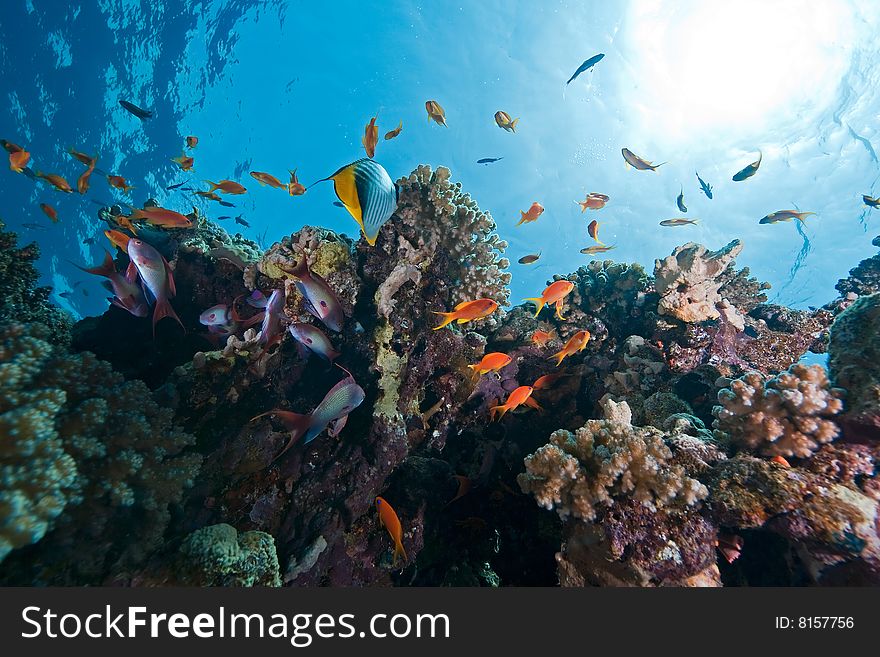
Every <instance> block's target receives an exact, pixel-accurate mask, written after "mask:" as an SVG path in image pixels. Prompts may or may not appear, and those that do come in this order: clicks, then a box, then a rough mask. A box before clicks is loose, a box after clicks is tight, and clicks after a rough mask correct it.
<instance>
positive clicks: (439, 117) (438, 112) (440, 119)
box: [425, 100, 448, 127]
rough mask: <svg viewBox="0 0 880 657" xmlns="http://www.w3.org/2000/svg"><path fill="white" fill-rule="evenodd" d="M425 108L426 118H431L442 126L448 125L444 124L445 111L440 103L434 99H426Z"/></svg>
mask: <svg viewBox="0 0 880 657" xmlns="http://www.w3.org/2000/svg"><path fill="white" fill-rule="evenodd" d="M425 109H426V110H427V112H428V120H433V121H434V122H435V123H439V124H440V125H442V126H443V127H448V126H447V125H446V111H445V110H444V109H443V108H442V107H440V103H438V102H437V101H436V100H426V101H425Z"/></svg>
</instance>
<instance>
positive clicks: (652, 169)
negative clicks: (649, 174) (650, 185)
mask: <svg viewBox="0 0 880 657" xmlns="http://www.w3.org/2000/svg"><path fill="white" fill-rule="evenodd" d="M664 164H669V162H661V163H660V164H655V165H654V166H653V167H651V171H656V170H657V169H658V168H659V167H662V166H663V165H664Z"/></svg>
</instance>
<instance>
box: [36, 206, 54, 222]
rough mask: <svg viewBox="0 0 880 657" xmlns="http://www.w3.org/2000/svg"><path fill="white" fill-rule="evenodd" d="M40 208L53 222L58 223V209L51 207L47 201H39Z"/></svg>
mask: <svg viewBox="0 0 880 657" xmlns="http://www.w3.org/2000/svg"><path fill="white" fill-rule="evenodd" d="M40 210H42V211H43V212H44V213H45V214H46V216H47V217H49V219H51V220H52V223H53V224H57V223H58V211H57V210H56V209H55V208H53V207H52V206H51V205H49V204H48V203H40Z"/></svg>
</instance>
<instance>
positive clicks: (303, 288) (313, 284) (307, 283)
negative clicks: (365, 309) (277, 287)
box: [281, 252, 345, 331]
mask: <svg viewBox="0 0 880 657" xmlns="http://www.w3.org/2000/svg"><path fill="white" fill-rule="evenodd" d="M281 269H282V271H284V272H286V273H288V274H290V275H291V276H293V277H295V278H296V279H297V281H296V289H297V290H299V291H300V293H301V294H302V295H303V297H304V298H305V306H306V310H308V311H309V312H310V313H311V314H312V315H314V316H315V317H317V318H318V319H320V320H321V321H322V322H324V325H325V326H326V327H327V328H329V329H330V330H332V331H341V330H342V323H343V322H344V321H345V315H344V314H343V312H342V304H340V303H339V299H338V298H337V296H336V293H335V292H334V291H333V288H331V287H330V286H329V285H328V284H327V281H325V280H324V279H323V278H321V277H320V276H319V275H318V274H315V273H313V272H312V271H310V270H309V263H308V260H307V258H306V255H305V253H302V252H300V258H299V260H298V261H297V263H296V265H295V266H294V268H293V269H285V268H284V267H281Z"/></svg>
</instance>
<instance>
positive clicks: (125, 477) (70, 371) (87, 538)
mask: <svg viewBox="0 0 880 657" xmlns="http://www.w3.org/2000/svg"><path fill="white" fill-rule="evenodd" d="M45 336H46V332H45V329H44V328H41V327H40V325H30V326H29V327H25V326H22V325H11V326H6V327H5V328H4V329H3V330H2V332H0V339H2V351H0V356H2V359H3V372H4V374H5V376H6V378H7V380H6V381H5V382H4V383H5V385H4V387H3V393H2V395H3V397H2V399H3V402H2V403H3V406H4V413H3V422H4V423H6V422H8V423H10V424H11V425H12V428H13V430H16V429H17V430H19V431H24V432H31V434H30V435H34V434H36V435H37V437H38V439H37V440H33V439H32V447H33V449H31V448H28V449H24V450H22V449H21V447H22V443H21V442H20V441H16V443H14V444H13V449H18V452H17V453H16V452H4V455H3V460H4V461H5V463H4V479H5V481H4V488H5V487H6V485H7V484H6V482H7V481H8V482H9V484H10V485H13V486H14V485H15V483H16V481H18V482H19V484H21V476H18V477H16V476H15V473H16V472H18V473H19V475H20V474H21V473H22V472H29V473H30V474H31V477H33V479H32V481H31V482H30V483H29V484H28V488H22V487H21V486H19V488H13V489H12V490H11V495H12V497H13V499H15V498H17V499H18V500H20V501H22V502H26V501H28V500H30V501H31V502H32V503H33V505H34V506H32V508H31V511H30V515H29V516H25V517H23V518H21V517H20V518H19V520H18V521H17V522H13V523H12V527H11V529H10V530H4V532H3V533H4V535H10V534H12V535H16V534H17V535H18V536H19V537H21V535H22V532H24V535H25V536H27V535H30V537H31V538H30V540H37V539H39V535H40V534H41V533H45V534H46V535H45V536H44V537H43V538H42V540H40V541H39V543H38V545H37V546H36V547H35V549H33V550H31V551H29V552H28V555H27V557H26V558H25V557H19V555H16V554H12V555H10V556H9V557H7V562H6V564H5V565H7V564H10V562H12V561H13V560H15V561H16V563H15V564H14V565H9V570H8V572H7V573H6V574H4V575H3V576H2V578H3V579H7V578H9V580H10V581H17V578H19V577H22V576H25V573H29V572H30V573H31V574H33V575H34V577H35V578H36V581H42V582H46V583H93V582H100V581H102V579H103V578H104V577H105V576H107V575H108V574H110V573H111V572H115V571H116V570H118V569H120V568H125V567H128V566H129V565H131V564H133V563H139V562H141V561H142V560H143V559H144V558H145V557H146V556H147V555H148V554H149V553H150V552H151V551H153V550H155V549H156V548H157V547H158V546H159V545H161V541H162V534H163V533H164V531H165V528H166V527H167V525H168V522H169V518H170V514H169V506H170V505H172V504H175V503H177V502H179V501H180V499H181V496H182V493H183V489H184V488H185V487H186V486H188V485H191V484H192V481H193V478H194V477H195V475H196V473H197V472H198V469H199V466H200V464H201V456H199V455H198V454H184V453H181V452H182V451H183V450H184V448H185V447H187V446H188V445H191V444H192V443H193V442H194V441H195V439H194V438H193V436H191V435H189V434H187V433H184V432H183V431H180V430H179V429H177V428H176V427H174V426H173V425H172V416H173V412H172V411H171V410H170V409H167V408H160V407H159V406H158V405H157V404H156V403H155V402H154V401H153V400H152V397H151V393H150V391H149V390H148V389H147V387H146V386H145V385H144V384H143V383H142V382H140V381H125V380H124V379H123V378H122V376H121V375H120V374H118V373H116V372H114V371H113V369H112V368H111V366H110V365H109V364H108V363H105V362H102V361H99V360H97V359H96V358H95V357H94V356H93V355H92V354H89V353H82V354H77V355H68V354H66V353H64V352H62V351H61V350H60V349H59V348H53V347H52V346H51V345H50V344H48V343H47V342H46V341H45ZM19 435H22V434H19ZM4 447H5V446H4ZM46 465H48V466H50V467H49V469H48V471H47V472H46V473H45V474H44V473H43V471H42V468H43V467H45V466H46ZM7 473H11V476H10V475H9V474H7ZM36 473H39V474H38V477H39V478H43V477H45V479H46V480H45V481H44V482H42V483H41V484H40V486H42V487H43V488H42V490H37V489H36V486H37V484H36V483H35V482H36V481H38V478H37V476H35V474H36ZM6 477H9V478H8V479H6ZM9 493H10V491H9V490H8V489H7V491H5V492H4V495H8V494H9ZM43 498H45V499H43ZM65 505H66V506H65ZM62 509H63V513H62V511H61V510H62ZM8 517H10V516H7V518H8ZM13 517H14V516H13ZM53 518H54V523H52V522H51V520H52V519H53ZM40 522H44V523H46V527H45V528H44V529H42V530H39V531H32V530H30V529H29V528H30V527H32V526H34V523H37V525H36V526H37V527H38V528H39V523H40ZM129 523H131V524H129ZM53 527H54V528H53ZM49 530H51V531H49ZM28 532H30V533H29V534H28ZM17 543H18V544H21V543H22V540H21V538H19V539H18V540H17ZM83 546H88V549H87V550H84V549H83Z"/></svg>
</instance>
